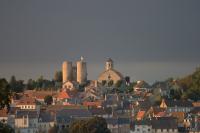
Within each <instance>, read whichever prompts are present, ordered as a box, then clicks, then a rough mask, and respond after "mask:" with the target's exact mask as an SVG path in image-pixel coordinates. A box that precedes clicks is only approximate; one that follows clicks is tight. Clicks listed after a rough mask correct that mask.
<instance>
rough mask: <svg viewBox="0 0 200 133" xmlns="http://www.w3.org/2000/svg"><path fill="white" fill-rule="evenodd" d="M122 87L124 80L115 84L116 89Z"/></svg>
mask: <svg viewBox="0 0 200 133" xmlns="http://www.w3.org/2000/svg"><path fill="white" fill-rule="evenodd" d="M121 85H122V80H118V81H117V82H116V84H115V87H117V88H119V87H120V86H121Z"/></svg>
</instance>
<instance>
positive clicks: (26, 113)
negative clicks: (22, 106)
mask: <svg viewBox="0 0 200 133" xmlns="http://www.w3.org/2000/svg"><path fill="white" fill-rule="evenodd" d="M26 116H28V117H29V118H38V113H37V111H36V110H17V112H16V115H15V117H16V118H22V117H26Z"/></svg>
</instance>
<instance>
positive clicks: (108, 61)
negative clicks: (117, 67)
mask: <svg viewBox="0 0 200 133" xmlns="http://www.w3.org/2000/svg"><path fill="white" fill-rule="evenodd" d="M113 67H114V65H113V60H112V59H111V58H109V59H108V60H107V61H106V70H109V69H113Z"/></svg>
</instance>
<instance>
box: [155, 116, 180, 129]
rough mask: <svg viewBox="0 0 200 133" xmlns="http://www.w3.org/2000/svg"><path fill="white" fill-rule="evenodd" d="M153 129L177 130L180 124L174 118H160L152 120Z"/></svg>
mask: <svg viewBox="0 0 200 133" xmlns="http://www.w3.org/2000/svg"><path fill="white" fill-rule="evenodd" d="M151 123H152V128H153V129H177V127H178V123H177V120H176V118H174V117H158V118H153V119H152V120H151Z"/></svg>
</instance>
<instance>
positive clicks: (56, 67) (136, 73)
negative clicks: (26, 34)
mask: <svg viewBox="0 0 200 133" xmlns="http://www.w3.org/2000/svg"><path fill="white" fill-rule="evenodd" d="M69 61H72V62H73V64H75V63H76V61H73V60H69ZM105 61H106V60H105ZM105 61H104V62H102V63H101V62H98V63H97V62H89V61H88V60H87V59H86V62H87V72H88V80H97V78H98V76H99V75H100V73H101V72H103V71H104V70H105ZM14 64H15V65H16V66H17V67H16V68H13V67H12V66H13V65H12V63H8V64H5V66H4V64H1V65H2V66H3V67H2V68H1V69H3V70H1V71H3V72H2V73H1V77H0V78H6V79H7V80H8V81H9V80H10V77H11V76H12V75H14V76H15V77H16V78H17V79H18V80H24V81H25V82H27V80H28V79H33V80H37V78H39V77H40V76H43V77H44V78H45V79H48V80H52V79H53V78H54V74H55V72H56V71H61V67H62V62H60V63H57V62H56V63H53V62H52V63H49V62H48V63H47V62H43V63H36V62H35V63H28V62H26V63H19V64H16V63H14ZM7 66H10V67H7ZM154 66H157V67H154ZM173 67H175V68H176V67H179V69H178V70H176V69H173ZM197 67H199V64H196V63H194V62H193V63H191V62H190V63H186V62H173V63H169V62H121V63H120V62H117V61H115V60H114V69H116V70H117V71H119V72H121V73H122V75H123V76H124V77H125V76H130V78H131V81H138V80H144V81H146V82H148V83H149V84H152V83H154V82H155V81H164V80H166V79H168V78H170V77H172V78H175V79H176V78H182V77H184V76H187V75H189V74H191V73H193V72H194V71H195V70H196V68H197ZM7 71H10V73H7ZM27 71H28V72H27Z"/></svg>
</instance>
